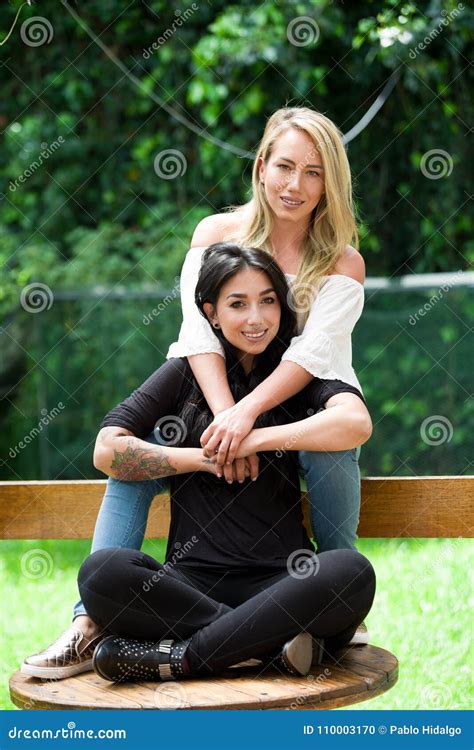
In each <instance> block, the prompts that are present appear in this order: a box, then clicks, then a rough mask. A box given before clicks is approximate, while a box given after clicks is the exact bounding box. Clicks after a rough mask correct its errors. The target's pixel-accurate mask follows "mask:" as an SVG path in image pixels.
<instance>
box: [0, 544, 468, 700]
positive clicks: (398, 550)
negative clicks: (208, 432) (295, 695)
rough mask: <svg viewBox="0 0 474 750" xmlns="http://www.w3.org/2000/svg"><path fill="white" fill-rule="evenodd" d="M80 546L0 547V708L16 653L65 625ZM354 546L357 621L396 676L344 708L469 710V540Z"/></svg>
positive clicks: (83, 547)
mask: <svg viewBox="0 0 474 750" xmlns="http://www.w3.org/2000/svg"><path fill="white" fill-rule="evenodd" d="M89 546H90V545H89V542H82V541H74V542H57V541H20V542H18V541H15V542H9V541H5V542H1V543H0V549H1V551H2V556H1V567H0V586H1V588H0V591H1V595H2V596H1V598H2V602H3V607H2V609H3V618H2V619H3V628H2V630H3V638H2V642H1V644H0V667H1V670H2V679H1V683H0V708H15V706H13V704H12V703H11V702H10V699H9V695H8V678H9V675H10V674H11V673H12V672H13V671H14V670H15V669H16V668H17V667H18V665H19V664H20V663H21V661H22V659H23V658H24V657H25V656H28V655H29V654H32V653H34V652H35V651H38V650H40V649H41V648H43V647H45V646H46V645H47V644H48V643H49V642H51V641H52V640H53V639H54V638H56V637H57V636H58V635H59V634H60V633H61V631H62V630H63V629H64V628H66V627H67V626H68V624H69V622H70V615H71V609H72V605H73V603H74V602H75V601H76V600H77V598H78V593H77V586H76V575H77V570H78V568H79V566H80V564H81V562H82V560H83V559H84V558H85V557H86V556H87V554H88V552H89ZM358 546H359V550H360V551H361V552H362V553H363V554H365V555H366V556H367V557H368V558H369V559H370V560H371V562H372V564H373V566H374V568H375V571H376V573H377V594H376V598H375V603H374V607H373V609H372V612H371V613H370V615H369V618H368V620H367V623H368V626H369V628H370V632H371V635H372V643H374V644H375V645H377V646H383V647H384V648H387V649H388V650H389V651H392V652H393V653H394V654H395V655H396V656H397V657H398V659H399V661H400V677H399V680H398V683H397V684H396V685H395V687H393V688H392V689H391V690H390V691H389V692H388V693H386V694H384V695H382V696H380V697H378V698H374V699H372V700H371V701H367V702H365V703H360V704H358V705H357V706H351V707H350V708H351V709H352V708H358V709H361V710H364V709H437V708H443V709H468V708H471V705H472V702H471V701H472V693H470V690H471V666H472V645H471V644H472V620H471V616H470V606H471V604H472V578H471V574H470V571H472V569H473V565H472V553H471V550H472V546H471V542H470V540H467V539H452V540H449V539H430V540H426V539H422V540H417V539H410V540H397V539H393V540H384V539H363V540H360V542H359V545H358ZM164 549H165V543H164V542H163V541H162V540H158V541H156V540H152V541H147V542H146V543H145V546H144V551H145V552H148V554H151V555H153V556H154V557H156V558H157V559H159V560H163V554H164ZM33 551H34V552H33ZM38 551H39V552H38ZM38 563H39V565H38ZM37 565H38V567H35V566H37ZM470 600H471V601H470Z"/></svg>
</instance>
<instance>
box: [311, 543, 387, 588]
mask: <svg viewBox="0 0 474 750" xmlns="http://www.w3.org/2000/svg"><path fill="white" fill-rule="evenodd" d="M318 558H319V560H320V564H321V565H322V564H324V566H325V567H326V566H327V569H328V570H329V571H331V572H332V574H335V575H336V578H337V579H338V580H339V587H341V588H343V589H344V591H345V593H346V594H348V595H353V594H355V593H357V592H362V591H364V590H369V591H370V589H372V591H373V592H374V591H375V580H376V579H375V571H374V569H373V567H372V564H371V562H370V560H368V559H367V558H366V557H364V555H362V554H361V553H360V552H358V551H357V550H355V549H335V550H328V551H327V552H321V553H320V554H319V555H318ZM372 596H373V594H372Z"/></svg>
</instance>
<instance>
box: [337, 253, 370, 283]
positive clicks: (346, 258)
mask: <svg viewBox="0 0 474 750" xmlns="http://www.w3.org/2000/svg"><path fill="white" fill-rule="evenodd" d="M333 273H336V274H341V275H342V276H349V277H350V278H351V279H355V281H358V282H359V284H363V283H364V281H365V262H364V259H363V257H362V255H361V254H360V253H359V251H358V250H356V249H355V248H354V247H351V245H347V247H346V252H345V253H344V255H343V256H342V258H341V259H340V260H338V262H337V263H336V265H335V267H334V271H333Z"/></svg>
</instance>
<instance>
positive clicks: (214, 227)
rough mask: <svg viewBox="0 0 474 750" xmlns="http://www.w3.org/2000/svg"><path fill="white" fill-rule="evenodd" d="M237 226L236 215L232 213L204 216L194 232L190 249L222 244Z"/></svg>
mask: <svg viewBox="0 0 474 750" xmlns="http://www.w3.org/2000/svg"><path fill="white" fill-rule="evenodd" d="M237 224H238V219H237V214H236V213H233V212H232V213H222V214H212V215H211V216H206V218H205V219H202V220H201V221H200V222H199V224H198V225H197V227H196V229H195V230H194V234H193V238H192V240H191V247H207V246H208V245H212V244H213V243H214V242H222V241H223V240H224V238H225V237H226V236H227V235H228V234H229V232H230V233H232V230H233V228H234V227H235V226H237Z"/></svg>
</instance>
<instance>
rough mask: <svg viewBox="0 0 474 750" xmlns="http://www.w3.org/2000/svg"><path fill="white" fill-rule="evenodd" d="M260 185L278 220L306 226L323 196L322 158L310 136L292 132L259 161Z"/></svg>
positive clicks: (278, 139) (299, 131)
mask: <svg viewBox="0 0 474 750" xmlns="http://www.w3.org/2000/svg"><path fill="white" fill-rule="evenodd" d="M259 167H260V181H261V182H263V184H264V190H265V195H266V197H267V200H268V203H269V205H270V207H271V209H272V210H273V212H274V214H275V216H276V217H277V218H278V219H282V220H285V221H292V222H295V223H303V224H307V223H308V222H309V221H310V218H311V214H312V211H313V210H314V209H315V208H316V206H317V205H318V203H319V201H320V200H321V196H322V195H323V193H324V169H323V166H322V161H321V156H320V154H319V151H318V150H317V148H316V146H315V144H314V142H313V140H312V139H311V138H310V137H309V135H307V133H304V132H302V131H301V130H297V129H296V128H289V129H288V130H286V131H285V132H284V133H282V134H281V135H280V136H279V137H278V138H277V140H276V141H275V143H274V145H273V151H272V154H271V156H270V157H269V159H268V160H267V162H264V161H263V160H262V159H260V160H259Z"/></svg>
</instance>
